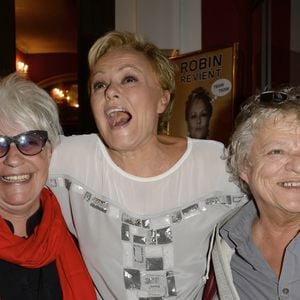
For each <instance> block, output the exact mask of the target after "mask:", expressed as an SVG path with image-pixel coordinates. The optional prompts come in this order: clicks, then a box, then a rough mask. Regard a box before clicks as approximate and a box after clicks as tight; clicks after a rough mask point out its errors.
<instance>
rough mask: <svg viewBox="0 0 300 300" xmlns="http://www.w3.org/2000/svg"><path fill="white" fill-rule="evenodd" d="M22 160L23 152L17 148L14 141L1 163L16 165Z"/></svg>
mask: <svg viewBox="0 0 300 300" xmlns="http://www.w3.org/2000/svg"><path fill="white" fill-rule="evenodd" d="M23 161H24V156H23V154H22V153H21V152H20V151H19V150H18V148H17V147H16V145H15V144H14V143H11V144H10V148H9V150H8V152H7V154H6V155H5V157H4V161H3V163H4V164H5V165H7V166H10V167H13V168H14V167H17V166H19V165H21V164H22V163H23Z"/></svg>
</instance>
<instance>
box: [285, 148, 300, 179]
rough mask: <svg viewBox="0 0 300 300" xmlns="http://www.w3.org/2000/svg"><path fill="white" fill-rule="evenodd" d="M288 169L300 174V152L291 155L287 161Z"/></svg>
mask: <svg viewBox="0 0 300 300" xmlns="http://www.w3.org/2000/svg"><path fill="white" fill-rule="evenodd" d="M286 169H287V170H289V171H293V172H294V173H298V174H300V153H298V154H293V155H290V157H289V160H288V161H287V163H286Z"/></svg>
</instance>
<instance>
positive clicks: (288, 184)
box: [281, 181, 300, 188]
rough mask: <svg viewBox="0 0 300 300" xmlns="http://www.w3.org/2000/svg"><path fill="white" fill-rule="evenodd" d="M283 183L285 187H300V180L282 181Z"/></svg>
mask: <svg viewBox="0 0 300 300" xmlns="http://www.w3.org/2000/svg"><path fill="white" fill-rule="evenodd" d="M281 185H282V186H283V187H287V188H293V187H297V188H298V187H300V182H299V181H295V182H294V181H287V182H282V183H281Z"/></svg>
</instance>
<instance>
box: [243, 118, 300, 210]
mask: <svg viewBox="0 0 300 300" xmlns="http://www.w3.org/2000/svg"><path fill="white" fill-rule="evenodd" d="M241 178H242V179H243V180H245V181H246V182H247V183H248V184H249V187H250V189H251V192H252V194H253V196H254V198H255V200H256V203H257V206H258V208H259V210H260V213H261V215H263V214H265V215H267V214H272V213H275V214H276V215H277V216H278V215H280V216H293V215H295V214H299V213H300V124H299V121H297V120H296V119H295V117H294V115H289V116H288V117H285V118H284V117H281V118H280V119H278V120H277V121H274V120H272V119H269V120H267V121H266V122H265V123H264V125H263V127H261V129H260V130H259V132H258V133H257V134H256V136H255V137H254V142H253V144H252V147H251V151H250V155H249V166H247V167H245V169H244V170H243V171H242V172H241Z"/></svg>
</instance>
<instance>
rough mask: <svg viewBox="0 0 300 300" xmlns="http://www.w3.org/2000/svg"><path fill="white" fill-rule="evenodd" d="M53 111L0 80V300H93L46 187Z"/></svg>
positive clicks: (29, 92) (15, 81)
mask: <svg viewBox="0 0 300 300" xmlns="http://www.w3.org/2000/svg"><path fill="white" fill-rule="evenodd" d="M60 133H61V127H60V125H59V119H58V112H57V108H56V105H55V103H54V101H53V100H52V99H51V97H50V96H49V95H48V94H47V93H46V92H45V91H44V90H42V89H41V88H39V87H38V86H36V85H35V84H34V83H32V82H31V81H29V80H25V79H24V78H23V77H21V76H20V75H17V74H15V73H14V74H11V75H9V76H7V77H5V78H3V79H2V80H1V81H0V278H1V280H0V299H1V300H15V299H22V300H35V299H36V300H54V299H55V300H59V299H64V300H74V299H78V300H82V299H91V300H92V299H96V295H95V291H94V288H93V285H92V281H91V279H90V277H89V274H88V272H87V269H86V267H85V265H84V263H83V260H82V258H81V255H80V253H79V251H78V249H77V246H76V244H75V242H74V240H73V237H72V236H71V234H70V233H69V231H68V230H67V226H66V224H65V222H64V219H63V217H62V214H61V211H60V207H59V204H58V202H57V200H56V198H55V196H54V194H52V192H51V191H50V190H49V189H48V188H47V187H45V182H46V180H47V177H48V169H49V164H50V160H51V156H52V150H53V148H54V147H55V146H56V145H57V144H58V143H59V134H60Z"/></svg>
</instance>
